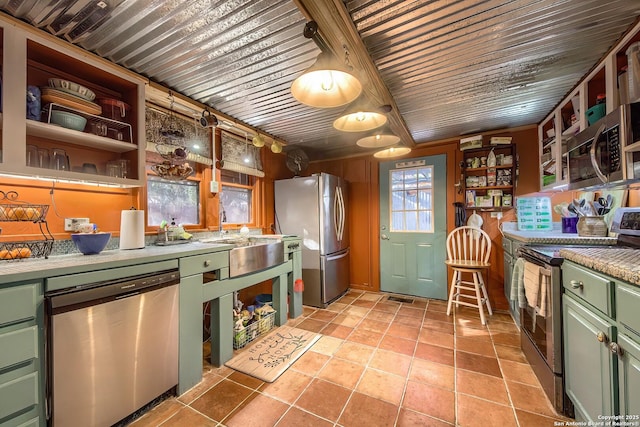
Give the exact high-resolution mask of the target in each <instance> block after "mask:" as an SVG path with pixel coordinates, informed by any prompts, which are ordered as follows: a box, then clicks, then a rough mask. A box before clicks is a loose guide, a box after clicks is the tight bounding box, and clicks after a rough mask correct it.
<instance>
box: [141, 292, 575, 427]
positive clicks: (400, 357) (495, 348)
mask: <svg viewBox="0 0 640 427" xmlns="http://www.w3.org/2000/svg"><path fill="white" fill-rule="evenodd" d="M388 297H389V295H387V294H378V293H368V292H361V291H356V290H351V291H349V293H348V294H346V295H345V296H344V297H342V298H341V299H339V300H338V301H337V302H335V303H333V304H331V305H330V306H329V307H328V308H327V309H325V310H319V309H314V308H310V307H304V314H303V316H301V317H299V318H298V319H293V320H290V321H289V324H290V325H292V326H296V327H298V328H302V329H307V330H310V331H315V332H320V333H321V334H323V337H322V338H321V339H320V340H319V341H318V342H317V343H316V344H314V346H313V347H311V349H310V350H309V351H307V352H306V353H305V354H304V355H303V356H302V357H301V358H300V359H298V360H297V361H296V362H295V363H294V364H293V365H292V366H291V367H290V368H289V369H288V370H287V371H286V372H285V373H284V374H282V376H281V377H280V378H278V379H277V380H276V381H275V382H273V383H264V382H262V381H260V380H257V379H255V378H253V377H249V376H247V375H245V374H242V373H240V372H236V371H234V370H232V369H230V368H227V367H220V368H216V367H212V366H211V365H209V364H208V363H206V362H205V363H204V367H203V369H204V377H203V381H202V382H201V383H200V384H198V385H197V386H196V387H194V388H193V389H191V390H190V391H188V392H187V393H185V394H184V395H182V396H180V397H175V398H170V399H168V400H165V401H164V402H162V403H161V404H160V405H158V406H157V407H155V408H154V409H152V410H151V411H149V412H148V413H146V414H145V415H144V416H142V417H141V418H139V419H138V420H136V421H135V422H134V423H132V424H131V426H132V427H144V426H160V425H161V426H163V427H174V426H184V427H187V426H188V427H193V426H211V427H216V426H229V427H233V426H242V427H250V426H260V427H269V426H276V425H277V426H294V427H297V426H305V427H306V426H344V427H351V426H354V427H361V426H382V427H385V426H450V425H456V426H501V427H504V426H520V427H528V426H535V427H541V426H553V425H554V422H555V421H566V418H563V417H561V416H559V415H558V414H556V413H555V411H554V410H553V408H552V406H551V404H550V403H549V401H548V400H547V398H546V396H545V394H544V392H543V391H542V389H541V388H540V384H539V382H538V380H537V378H536V377H535V375H534V374H533V371H532V369H531V367H530V366H529V364H528V363H527V361H526V359H525V358H524V355H523V354H522V352H521V351H520V338H519V333H518V329H517V328H516V326H515V324H514V323H513V320H512V319H511V316H510V315H509V314H508V313H504V312H498V313H494V315H493V316H492V317H490V319H489V322H488V325H487V326H486V327H485V326H482V324H481V323H480V318H479V316H478V312H477V310H475V309H470V308H460V309H458V310H456V312H455V313H454V314H453V315H452V316H447V315H446V302H445V301H437V300H426V299H415V300H414V302H413V303H412V304H408V303H398V302H393V301H390V300H388ZM558 425H559V424H558Z"/></svg>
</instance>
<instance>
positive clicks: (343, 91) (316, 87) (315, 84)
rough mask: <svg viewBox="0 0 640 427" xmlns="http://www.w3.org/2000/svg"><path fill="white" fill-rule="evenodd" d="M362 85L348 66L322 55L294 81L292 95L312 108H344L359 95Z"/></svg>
mask: <svg viewBox="0 0 640 427" xmlns="http://www.w3.org/2000/svg"><path fill="white" fill-rule="evenodd" d="M361 92H362V84H361V83H360V81H359V80H358V79H357V78H356V77H355V76H354V75H353V74H351V73H350V72H349V71H348V70H347V69H346V67H344V66H341V65H339V64H338V61H335V60H333V58H332V56H331V54H329V53H325V52H322V53H320V55H318V59H317V60H316V62H315V64H313V65H312V66H311V67H310V68H309V69H308V70H307V71H305V72H304V73H303V74H302V75H301V76H299V77H298V78H297V79H295V80H294V81H293V84H292V85H291V94H292V95H293V97H294V98H296V99H297V100H298V101H300V102H301V103H303V104H305V105H308V106H310V107H317V108H333V107H341V106H343V105H347V104H349V103H350V102H352V101H353V100H354V99H356V98H358V96H360V93H361Z"/></svg>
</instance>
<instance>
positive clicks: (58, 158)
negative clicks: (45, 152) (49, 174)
mask: <svg viewBox="0 0 640 427" xmlns="http://www.w3.org/2000/svg"><path fill="white" fill-rule="evenodd" d="M51 164H52V166H53V169H56V170H59V171H63V170H64V171H68V170H69V157H67V152H66V151H64V150H63V149H62V148H54V149H53V152H52V160H51Z"/></svg>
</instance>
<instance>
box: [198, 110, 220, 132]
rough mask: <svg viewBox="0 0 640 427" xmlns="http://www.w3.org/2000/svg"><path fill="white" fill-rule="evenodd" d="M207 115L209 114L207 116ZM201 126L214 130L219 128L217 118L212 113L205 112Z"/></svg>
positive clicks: (201, 118)
mask: <svg viewBox="0 0 640 427" xmlns="http://www.w3.org/2000/svg"><path fill="white" fill-rule="evenodd" d="M205 113H207V114H206V115H205ZM200 126H202V127H203V128H214V127H216V126H218V119H217V118H216V116H214V115H212V114H211V111H208V110H204V111H203V112H202V117H200Z"/></svg>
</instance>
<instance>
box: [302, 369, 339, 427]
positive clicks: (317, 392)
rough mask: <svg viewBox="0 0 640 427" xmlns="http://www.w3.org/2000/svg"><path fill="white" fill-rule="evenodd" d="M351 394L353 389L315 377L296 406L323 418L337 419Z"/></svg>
mask: <svg viewBox="0 0 640 427" xmlns="http://www.w3.org/2000/svg"><path fill="white" fill-rule="evenodd" d="M349 396H351V390H349V389H346V388H344V387H341V386H339V385H337V384H333V383H331V382H328V381H323V380H319V379H315V380H313V382H312V383H311V384H310V385H309V387H307V389H306V390H305V391H304V393H302V396H300V398H299V399H298V400H297V401H296V404H295V406H297V407H299V408H301V409H304V410H305V411H308V412H311V413H312V414H315V415H318V416H320V417H322V418H326V419H328V420H331V421H337V419H338V417H339V416H340V414H341V413H342V408H344V406H345V405H346V404H347V401H348V399H349Z"/></svg>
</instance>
